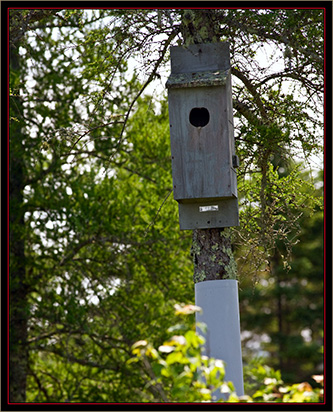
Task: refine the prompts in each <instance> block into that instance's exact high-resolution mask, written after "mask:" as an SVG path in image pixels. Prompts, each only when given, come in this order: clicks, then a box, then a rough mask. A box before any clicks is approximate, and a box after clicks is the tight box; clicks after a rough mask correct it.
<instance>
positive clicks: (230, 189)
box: [166, 43, 239, 229]
mask: <svg viewBox="0 0 333 412" xmlns="http://www.w3.org/2000/svg"><path fill="white" fill-rule="evenodd" d="M170 52H171V74H170V77H169V79H168V81H167V83H166V87H167V88H168V99H169V120H170V141H171V158H172V179H173V194H174V199H175V200H176V201H177V202H178V204H179V223H180V229H205V228H220V227H229V226H238V224H239V218H238V201H237V178H236V168H237V167H238V157H237V156H236V154H235V144H234V129H233V112H232V96H231V73H230V55H229V43H208V44H194V45H191V46H188V47H185V46H184V47H183V46H180V47H171V48H170Z"/></svg>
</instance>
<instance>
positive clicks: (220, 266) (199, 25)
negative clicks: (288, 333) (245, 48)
mask: <svg viewBox="0 0 333 412" xmlns="http://www.w3.org/2000/svg"><path fill="white" fill-rule="evenodd" d="M182 35H183V39H184V45H185V46H189V45H190V44H199V43H214V42H218V41H219V25H218V24H217V21H216V15H215V11H214V10H209V9H207V10H184V12H183V16H182ZM191 253H192V256H193V262H194V275H193V279H194V282H195V283H197V282H202V281H205V280H217V279H235V278H236V274H237V268H236V263H235V260H234V257H233V253H232V249H231V239H230V229H225V230H224V229H216V228H215V229H195V230H194V231H193V240H192V248H191Z"/></svg>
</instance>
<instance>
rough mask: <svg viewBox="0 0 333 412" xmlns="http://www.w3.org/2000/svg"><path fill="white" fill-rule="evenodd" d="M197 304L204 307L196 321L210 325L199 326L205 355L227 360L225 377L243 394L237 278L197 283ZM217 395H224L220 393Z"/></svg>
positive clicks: (237, 391)
mask: <svg viewBox="0 0 333 412" xmlns="http://www.w3.org/2000/svg"><path fill="white" fill-rule="evenodd" d="M195 304H196V305H197V306H200V307H201V308H202V313H197V314H196V321H197V322H203V323H205V324H206V326H207V332H206V333H203V332H202V331H201V330H198V332H199V333H200V334H201V335H203V336H204V337H205V339H206V343H205V348H204V352H205V355H207V356H209V357H212V358H215V359H221V360H223V361H224V362H225V380H226V381H232V382H233V384H234V386H235V390H236V393H237V395H238V396H242V395H244V385H243V364H242V349H241V337H240V320H239V304H238V282H237V280H234V279H223V280H207V281H204V282H199V283H196V284H195ZM214 395H215V396H216V398H217V399H221V398H224V399H225V396H224V395H222V394H221V393H214Z"/></svg>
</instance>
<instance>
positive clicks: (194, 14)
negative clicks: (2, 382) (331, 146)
mask: <svg viewBox="0 0 333 412" xmlns="http://www.w3.org/2000/svg"><path fill="white" fill-rule="evenodd" d="M182 33H183V37H184V48H185V49H187V50H190V51H191V50H192V52H193V50H194V51H195V53H200V50H199V49H198V50H197V49H196V48H195V47H192V46H191V45H197V46H198V45H201V44H202V45H203V46H205V47H203V49H204V48H205V49H207V47H206V45H207V46H209V45H210V46H211V47H214V44H213V43H215V44H218V40H219V38H218V37H219V36H218V26H217V25H216V21H215V15H214V10H184V12H183V21H182ZM210 46H209V47H210ZM191 47H192V48H191ZM216 49H217V50H218V49H219V47H216ZM201 51H202V50H201ZM228 52H229V49H228ZM171 57H172V55H171ZM213 57H214V56H213ZM209 58H210V57H209ZM209 58H208V59H209ZM224 58H225V65H224V63H223V61H221V60H219V57H218V56H217V57H216V56H215V57H214V58H212V61H213V63H212V67H211V72H212V73H213V77H214V76H218V74H217V72H219V71H221V72H224V75H225V79H226V83H225V84H224V87H225V86H226V84H228V81H230V78H229V80H227V75H226V72H225V71H224V70H228V69H229V67H230V61H229V60H228V59H229V54H228V53H227V54H226V56H224V57H223V56H222V60H223V59H224ZM214 59H215V60H214ZM190 60H191V58H190ZM192 60H193V62H190V66H191V64H192V63H193V67H194V69H193V72H192V73H191V72H189V70H188V68H187V67H185V68H184V67H182V64H183V63H181V65H180V67H173V69H174V70H173V71H172V73H171V77H172V75H173V74H174V73H175V72H177V73H176V74H179V73H181V74H182V73H185V75H180V76H176V77H174V78H171V79H170V81H169V85H168V86H169V115H170V136H171V151H172V157H173V159H172V160H173V180H174V197H175V199H176V200H177V201H178V202H179V214H180V226H181V229H191V228H194V230H193V241H192V248H191V254H192V256H193V263H194V276H193V279H194V282H195V300H196V305H198V306H200V307H202V309H203V314H202V315H197V322H198V321H200V322H204V323H205V324H206V325H207V332H206V333H205V334H204V336H205V338H206V343H205V352H206V354H207V355H208V356H210V357H214V358H218V359H222V360H223V361H225V362H226V363H227V364H226V376H225V379H226V380H232V381H233V383H234V385H235V388H236V392H237V395H239V396H242V395H243V394H244V389H243V372H242V354H241V339H240V322H239V305H238V282H237V280H236V277H237V267H236V263H235V259H234V257H233V252H232V245H231V231H230V229H229V227H230V226H237V225H238V204H237V183H236V178H235V179H234V180H233V171H234V170H233V169H234V168H235V167H237V166H238V161H237V156H236V155H235V153H234V147H233V144H230V142H232V143H233V127H231V126H233V125H232V103H231V102H232V99H231V81H230V88H229V89H228V87H226V88H225V89H224V90H223V91H222V92H221V91H220V92H219V91H218V94H219V93H220V94H219V96H221V93H222V95H223V93H224V94H229V100H228V99H225V98H221V99H220V100H218V98H217V96H215V95H214V93H213V91H212V89H213V88H212V87H210V86H212V84H213V83H212V82H213V81H214V80H216V82H217V84H218V85H222V83H220V84H219V83H218V81H221V76H220V78H219V79H216V78H215V79H212V78H211V77H210V76H211V75H209V76H208V75H207V70H208V71H209V62H208V68H207V67H206V68H205V71H206V74H204V75H203V77H204V78H206V79H207V77H208V81H210V82H211V83H210V85H208V84H206V85H205V84H202V76H200V74H199V75H198V74H197V73H196V70H195V68H197V66H196V63H195V62H196V60H195V59H192ZM197 60H198V59H197ZM205 60H206V59H205V58H203V59H202V61H203V62H205ZM183 62H184V61H183ZM206 63H207V61H206ZM173 64H175V65H176V66H177V62H176V63H173V62H172V65H173ZM184 64H186V62H185V63H184ZM214 64H215V65H214ZM224 66H225V67H224ZM228 66H229V67H228ZM202 71H203V69H202V68H201V72H202ZM199 72H200V68H199ZM212 73H211V74H212ZM220 74H221V73H220ZM209 77H210V78H209ZM222 77H223V76H222ZM193 81H198V82H199V83H200V82H201V86H202V93H201V92H200V93H195V94H193V93H192V91H185V90H186V85H185V83H186V82H187V83H188V85H189V87H192V86H194V87H195V86H196V85H194V84H193ZM177 82H178V86H179V84H180V85H181V86H180V87H181V88H182V89H181V90H182V91H180V92H179V93H178V94H177V93H174V92H173V91H172V90H171V89H172V88H173V87H176V88H177ZM204 86H208V87H204ZM205 93H206V96H203V95H205ZM216 98H217V101H216V102H215V105H216V104H217V106H216V108H215V110H216V109H218V108H221V109H222V110H221V112H220V114H219V119H220V121H221V123H218V122H216V117H215V116H213V117H215V118H214V119H213V118H212V116H211V115H212V113H211V109H210V108H209V101H211V100H212V99H213V101H214V99H216ZM189 102H190V103H189ZM201 102H204V103H203V104H201ZM173 104H175V105H176V106H177V107H173V106H172V105H173ZM192 106H193V107H192ZM223 107H225V110H224V111H223ZM228 109H229V111H228ZM193 110H194V112H193ZM182 112H184V113H185V115H184V117H181V118H180V117H179V114H181V113H182ZM187 112H189V116H186V113H187ZM175 121H176V122H177V121H179V122H180V123H181V124H177V125H174V123H175ZM210 122H212V123H213V124H210ZM214 122H216V123H214ZM185 123H186V125H187V126H186V125H185ZM221 124H222V125H225V127H222V128H221V127H220V126H221ZM184 125H185V126H184ZM209 125H210V126H213V127H211V128H210V129H209ZM173 127H177V128H178V132H176V133H174V130H172V129H171V128H173ZM193 127H194V128H197V130H195V129H193ZM220 129H221V130H220ZM171 130H172V131H171ZM204 130H206V131H208V132H209V133H207V134H206V135H205V132H204ZM226 130H227V132H226ZM216 131H217V135H216V136H214V133H215V132H216ZM200 134H201V135H200ZM199 135H200V136H199ZM202 135H204V136H202ZM231 135H232V136H231ZM184 136H185V137H184ZM202 137H203V139H202ZM231 137H232V138H231ZM186 139H187V140H186ZM209 139H210V140H209ZM210 143H212V145H213V146H212V147H210V146H209V144H210ZM182 145H183V146H182ZM214 149H215V150H216V151H218V153H215V154H214V155H212V158H213V160H212V162H213V167H212V168H210V163H209V162H208V161H207V158H209V153H210V151H211V153H213V151H214ZM201 150H202V152H200V151H201ZM179 153H180V154H179ZM207 153H208V154H207ZM198 156H199V158H198ZM200 156H203V162H202V166H201V172H200V170H199V167H198V165H199V164H200V160H201V157H200ZM207 156H208V157H207ZM219 156H221V157H219ZM198 160H199V161H198ZM215 161H216V162H215ZM205 168H208V170H205ZM234 172H235V171H234ZM202 173H203V174H202ZM223 173H224V174H223ZM216 176H217V179H215V178H216ZM235 176H236V173H235ZM191 177H195V180H194V181H193V185H191ZM226 182H227V183H226ZM178 184H180V187H177V186H178ZM226 187H227V188H228V190H226ZM213 192H214V194H213V195H212V193H213ZM200 212H202V215H200ZM206 212H207V213H210V216H212V218H206V219H202V220H200V217H201V216H208V215H204V213H206ZM221 212H222V213H221ZM217 216H221V217H217ZM223 216H227V219H226V221H224V222H223ZM228 222H229V224H228ZM182 225H183V226H182ZM210 225H211V226H210ZM214 395H215V397H216V399H221V398H225V397H226V396H225V395H223V394H221V393H216V394H214Z"/></svg>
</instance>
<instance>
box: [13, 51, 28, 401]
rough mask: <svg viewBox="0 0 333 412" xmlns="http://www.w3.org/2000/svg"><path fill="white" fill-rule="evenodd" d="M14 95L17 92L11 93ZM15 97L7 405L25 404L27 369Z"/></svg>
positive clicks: (21, 166)
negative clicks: (13, 403)
mask: <svg viewBox="0 0 333 412" xmlns="http://www.w3.org/2000/svg"><path fill="white" fill-rule="evenodd" d="M10 67H11V70H13V71H16V72H18V71H19V57H18V54H17V52H16V50H14V49H13V48H11V49H10ZM13 93H14V94H18V91H17V90H14V91H13ZM21 111H22V104H21V101H20V97H19V96H11V116H12V117H13V118H14V119H12V120H11V125H10V135H9V144H10V150H9V208H10V213H9V253H10V255H9V258H10V265H9V271H10V273H9V310H10V312H9V330H10V336H9V401H10V402H25V398H26V380H27V369H28V351H27V330H28V304H27V294H28V287H27V283H26V268H25V253H24V248H25V241H24V211H23V208H22V205H23V188H24V162H23V150H24V149H23V141H24V135H23V133H22V122H21V115H22V113H21Z"/></svg>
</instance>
